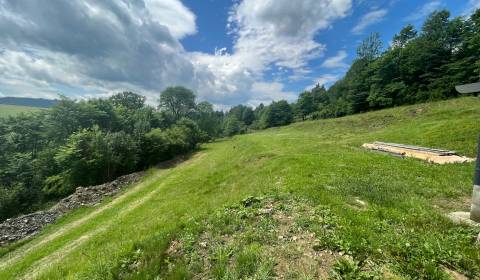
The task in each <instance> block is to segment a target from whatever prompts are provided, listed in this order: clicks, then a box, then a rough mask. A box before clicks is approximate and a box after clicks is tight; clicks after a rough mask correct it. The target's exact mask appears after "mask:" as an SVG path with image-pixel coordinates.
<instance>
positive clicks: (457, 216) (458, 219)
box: [447, 212, 480, 227]
mask: <svg viewBox="0 0 480 280" xmlns="http://www.w3.org/2000/svg"><path fill="white" fill-rule="evenodd" d="M447 217H448V218H449V219H450V220H451V221H452V222H453V223H454V224H464V225H468V226H474V227H478V226H480V223H477V222H475V221H472V220H470V212H452V213H450V214H448V215H447Z"/></svg>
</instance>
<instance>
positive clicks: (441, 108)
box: [0, 97, 480, 279]
mask: <svg viewBox="0 0 480 280" xmlns="http://www.w3.org/2000/svg"><path fill="white" fill-rule="evenodd" d="M0 112H1V113H2V114H4V109H3V106H2V108H1V109H0ZM479 120H480V99H479V98H473V97H467V98H458V99H453V100H449V101H441V102H434V103H426V104H419V105H413V106H405V107H399V108H394V109H388V110H382V111H377V112H372V113H366V114H360V115H354V116H348V117H344V118H339V119H331V120H320V121H306V122H301V123H296V124H293V125H290V126H287V127H282V128H275V129H268V130H265V131H261V132H258V133H252V134H247V135H240V136H235V137H233V138H230V139H222V140H218V141H216V142H214V143H209V144H205V145H203V146H202V147H201V148H200V149H199V151H197V152H196V153H194V154H192V155H191V157H190V158H189V159H187V160H186V161H184V162H181V163H179V164H177V165H176V166H174V167H170V168H152V169H151V170H149V171H148V175H147V176H145V178H144V179H143V181H142V182H141V183H139V184H137V185H134V186H131V187H130V188H128V189H127V190H125V191H124V192H123V193H122V194H121V195H119V196H117V197H115V198H113V199H108V200H106V201H104V202H103V203H101V204H100V205H98V206H95V207H91V208H83V209H79V210H78V211H75V212H73V213H71V214H69V215H67V216H65V217H63V218H62V219H61V220H60V221H58V222H57V223H56V224H53V225H50V226H48V227H47V228H46V229H45V230H43V231H42V232H41V234H40V235H38V236H37V237H35V238H33V239H31V240H28V241H23V242H21V243H19V244H14V245H12V246H10V247H7V248H3V249H0V256H1V257H0V279H190V278H194V279H195V277H197V278H196V279H199V278H202V279H203V278H205V279H275V278H279V279H318V278H321V277H323V278H333V279H455V277H457V279H462V278H458V277H468V278H471V279H478V277H480V247H478V245H475V239H476V237H477V235H478V234H479V231H480V230H479V229H478V228H477V229H475V228H468V227H465V226H459V225H454V224H452V223H451V222H450V221H449V220H448V219H446V218H445V217H444V214H446V213H448V212H450V211H461V210H463V211H468V209H469V203H470V195H471V189H472V177H473V169H474V163H466V164H455V165H433V164H429V163H426V162H423V161H419V160H415V159H402V158H398V157H393V156H390V155H386V154H382V153H377V152H371V151H367V150H364V149H363V148H361V145H362V144H363V143H365V142H370V141H375V140H379V141H386V142H397V143H404V144H412V145H422V146H428V147H436V148H442V149H451V150H456V151H458V152H460V153H462V154H464V155H468V156H472V157H473V156H474V155H475V154H476V143H477V139H478V134H479V132H480V121H479Z"/></svg>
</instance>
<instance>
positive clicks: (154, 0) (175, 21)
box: [145, 0, 197, 38]
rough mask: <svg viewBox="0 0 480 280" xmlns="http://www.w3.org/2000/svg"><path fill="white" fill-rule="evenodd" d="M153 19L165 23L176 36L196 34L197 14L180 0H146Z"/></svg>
mask: <svg viewBox="0 0 480 280" xmlns="http://www.w3.org/2000/svg"><path fill="white" fill-rule="evenodd" d="M145 6H146V10H147V11H148V12H149V13H150V14H151V17H150V18H151V19H152V20H153V21H155V22H158V23H159V24H162V25H165V26H167V27H168V29H169V30H170V33H171V34H172V35H173V36H174V37H175V38H183V37H185V36H186V35H192V34H194V33H195V32H196V31H197V29H196V25H195V15H194V14H193V13H192V12H191V11H190V10H189V9H188V8H187V7H185V6H184V5H183V4H182V3H181V2H180V1H178V0H145Z"/></svg>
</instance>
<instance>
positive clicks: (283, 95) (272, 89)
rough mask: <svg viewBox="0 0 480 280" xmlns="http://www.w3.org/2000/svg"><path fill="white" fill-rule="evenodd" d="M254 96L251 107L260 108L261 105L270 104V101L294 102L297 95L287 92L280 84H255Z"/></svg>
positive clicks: (253, 86)
mask: <svg viewBox="0 0 480 280" xmlns="http://www.w3.org/2000/svg"><path fill="white" fill-rule="evenodd" d="M251 92H252V93H251V94H252V96H251V99H250V101H249V105H252V106H258V105H259V104H260V103H264V104H268V103H270V101H278V100H287V101H289V102H292V101H294V100H295V99H296V98H297V95H296V94H295V93H294V92H292V91H285V90H284V85H283V84H282V83H279V82H271V83H268V82H255V83H253V85H252V91H251Z"/></svg>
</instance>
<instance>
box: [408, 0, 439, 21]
mask: <svg viewBox="0 0 480 280" xmlns="http://www.w3.org/2000/svg"><path fill="white" fill-rule="evenodd" d="M442 6H443V4H442V2H441V1H437V0H435V1H430V2H428V3H425V4H424V5H423V6H421V7H419V8H418V9H417V10H416V11H415V12H414V13H412V14H410V15H409V16H408V17H406V18H405V21H407V22H416V21H419V20H422V19H424V18H426V17H427V16H428V15H430V14H431V13H433V12H434V11H436V10H438V9H440V8H441V7H442Z"/></svg>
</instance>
